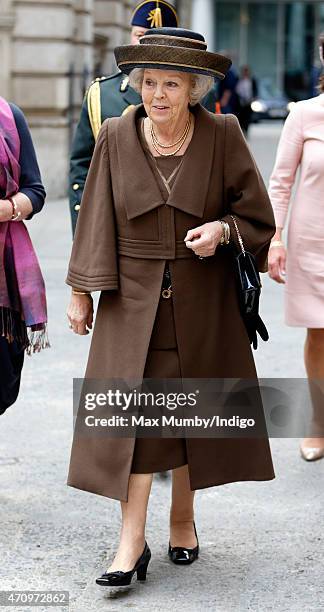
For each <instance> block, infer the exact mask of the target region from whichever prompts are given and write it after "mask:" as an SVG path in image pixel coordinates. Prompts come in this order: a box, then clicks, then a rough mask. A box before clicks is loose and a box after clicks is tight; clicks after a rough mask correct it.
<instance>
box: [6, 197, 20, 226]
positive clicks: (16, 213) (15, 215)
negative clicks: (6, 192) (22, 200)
mask: <svg viewBox="0 0 324 612" xmlns="http://www.w3.org/2000/svg"><path fill="white" fill-rule="evenodd" d="M8 200H9V202H11V205H12V215H11V221H17V220H18V219H19V217H21V211H20V210H18V204H17V200H16V198H14V197H13V196H11V197H9V198H8Z"/></svg>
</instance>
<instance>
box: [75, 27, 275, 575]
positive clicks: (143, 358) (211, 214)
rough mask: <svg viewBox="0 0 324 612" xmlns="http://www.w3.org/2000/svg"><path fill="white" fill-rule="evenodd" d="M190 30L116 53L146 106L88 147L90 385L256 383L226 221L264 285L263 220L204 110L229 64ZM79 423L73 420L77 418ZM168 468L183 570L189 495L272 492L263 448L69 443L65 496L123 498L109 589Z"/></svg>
mask: <svg viewBox="0 0 324 612" xmlns="http://www.w3.org/2000/svg"><path fill="white" fill-rule="evenodd" d="M206 47H207V46H206V43H205V41H204V38H203V37H202V36H201V35H200V34H197V33H195V32H191V31H188V30H179V29H177V30H173V29H169V28H160V29H155V30H154V29H152V30H150V31H148V32H147V33H146V34H145V36H143V38H142V39H141V40H140V44H139V45H137V46H136V47H131V46H124V47H118V48H117V49H116V50H115V55H116V59H117V63H118V65H119V67H120V68H121V69H122V70H123V72H128V73H131V80H132V84H133V86H134V87H136V88H137V89H138V90H139V91H140V92H141V94H142V99H143V104H142V105H140V106H137V107H135V108H134V109H132V110H131V111H130V112H129V113H128V114H127V115H125V116H123V117H121V118H112V119H108V120H106V121H105V122H104V124H103V125H102V128H101V131H100V133H99V136H98V139H97V143H96V147H95V151H94V156H93V159H92V163H91V167H90V171H89V175H88V178H87V182H86V186H85V191H84V196H83V199H82V203H81V209H80V213H79V219H78V223H77V228H76V235H75V240H74V244H73V249H72V255H71V259H70V264H69V270H68V276H67V279H66V282H67V283H68V284H69V285H71V286H72V297H71V302H70V305H69V308H68V313H67V314H68V318H69V321H70V327H71V328H72V329H73V331H74V332H75V333H78V334H87V333H89V329H91V328H92V322H93V304H92V297H91V292H93V291H100V292H101V294H100V300H99V305H98V310H97V315H96V322H95V327H94V330H93V338H92V343H91V348H90V354H89V359H88V365H87V369H86V379H102V380H112V379H131V378H133V379H136V380H140V379H143V378H150V379H152V378H153V379H158V378H159V379H170V378H181V379H191V378H196V379H197V378H198V379H199V378H220V377H224V378H225V377H226V378H233V377H239V378H243V379H245V378H248V379H256V371H255V365H254V360H253V356H252V351H251V347H250V341H249V337H248V334H247V332H246V329H245V326H244V323H243V320H242V317H241V315H240V311H239V306H238V299H237V293H236V285H235V278H234V267H233V257H232V252H231V249H230V245H228V246H226V245H225V244H224V242H225V243H228V242H229V243H232V244H236V245H237V237H236V233H235V226H234V221H233V218H232V216H231V215H235V219H236V222H237V224H238V226H239V228H240V233H241V235H242V237H243V240H244V243H245V246H246V248H247V249H248V250H249V251H250V252H252V253H253V254H254V255H255V257H256V261H257V264H258V268H259V270H261V271H265V270H266V261H267V252H268V246H269V243H270V240H271V237H272V236H273V234H274V229H275V226H274V219H273V213H272V207H271V205H270V202H269V200H268V196H267V193H266V189H265V186H264V184H263V181H262V178H261V176H260V173H259V171H258V169H257V167H256V165H255V162H254V160H253V157H252V155H251V153H250V151H249V149H248V147H247V145H246V142H245V139H244V137H243V135H242V132H241V130H240V127H239V125H238V122H237V119H236V118H235V117H234V116H232V115H227V116H224V115H213V114H211V113H209V112H208V111H206V110H205V109H203V107H202V106H201V105H200V104H199V99H201V98H202V97H203V96H204V95H205V94H206V92H207V91H208V89H209V88H210V87H211V86H212V85H213V78H214V77H219V78H224V75H225V73H226V71H227V69H228V68H229V66H230V61H229V60H228V59H227V58H225V57H223V56H220V55H217V54H214V53H210V52H207V51H206ZM79 412H80V408H79ZM169 469H170V470H172V504H171V509H170V542H169V549H168V553H169V557H170V559H171V561H173V562H174V563H184V564H185V563H191V562H192V561H194V560H195V559H196V558H197V557H198V552H199V544H198V539H197V533H196V529H195V523H194V520H193V519H194V513H193V502H194V493H195V490H196V489H202V488H206V487H212V486H215V485H220V484H224V483H229V482H235V481H244V480H245V481H246V480H270V479H272V478H274V471H273V465H272V460H271V453H270V448H269V441H268V438H267V436H266V435H265V436H264V437H261V438H260V437H259V438H258V437H255V438H253V439H248V438H206V437H205V438H203V439H202V438H193V437H190V438H185V439H184V438H171V437H170V438H160V439H158V438H157V437H155V439H152V438H151V439H150V438H134V437H133V438H129V437H127V438H126V437H124V438H123V437H118V438H112V437H109V438H108V437H105V436H95V437H93V436H91V435H90V434H89V435H87V433H85V432H84V431H83V432H82V434H81V433H80V432H78V431H77V428H76V429H75V433H74V440H73V446H72V452H71V462H70V470H69V477H68V484H69V485H70V486H73V487H76V488H78V489H82V490H86V491H90V492H93V493H96V494H99V495H104V496H106V497H110V498H114V499H118V500H120V502H121V509H122V529H121V539H120V544H119V548H118V551H117V554H116V556H115V558H114V560H113V562H112V564H111V565H110V567H109V568H108V569H107V571H106V572H105V573H104V574H103V575H102V576H101V578H98V579H97V583H98V584H102V585H106V586H112V587H113V586H120V585H128V584H129V583H130V582H131V579H132V577H133V574H134V573H135V571H137V578H138V579H145V577H146V570H147V565H148V562H149V559H150V556H151V552H150V549H149V547H148V545H147V543H146V540H145V522H146V512H147V504H148V499H149V493H150V489H151V484H152V476H153V473H154V472H159V471H163V470H169Z"/></svg>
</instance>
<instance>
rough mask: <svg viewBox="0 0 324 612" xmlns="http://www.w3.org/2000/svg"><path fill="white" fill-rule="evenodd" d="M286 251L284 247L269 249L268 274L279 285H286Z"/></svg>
mask: <svg viewBox="0 0 324 612" xmlns="http://www.w3.org/2000/svg"><path fill="white" fill-rule="evenodd" d="M286 257H287V255H286V249H285V247H284V246H283V245H282V246H273V247H271V248H270V249H269V255H268V273H269V276H270V278H272V279H273V280H274V281H276V282H277V283H285V282H286V281H285V279H284V278H283V276H285V274H286Z"/></svg>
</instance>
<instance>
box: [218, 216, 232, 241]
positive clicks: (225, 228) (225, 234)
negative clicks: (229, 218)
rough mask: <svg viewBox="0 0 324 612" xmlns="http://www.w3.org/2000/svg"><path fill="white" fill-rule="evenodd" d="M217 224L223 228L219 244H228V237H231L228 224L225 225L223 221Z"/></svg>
mask: <svg viewBox="0 0 324 612" xmlns="http://www.w3.org/2000/svg"><path fill="white" fill-rule="evenodd" d="M218 223H220V224H221V226H222V228H223V234H222V237H221V239H220V243H219V244H221V245H223V244H228V243H229V240H230V235H231V228H230V226H229V224H228V223H226V222H225V221H221V220H219V221H218Z"/></svg>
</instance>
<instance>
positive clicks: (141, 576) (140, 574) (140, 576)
mask: <svg viewBox="0 0 324 612" xmlns="http://www.w3.org/2000/svg"><path fill="white" fill-rule="evenodd" d="M148 564H149V559H148V560H147V561H145V563H143V565H140V566H139V568H138V569H137V570H136V572H137V580H146V572H147V566H148Z"/></svg>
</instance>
